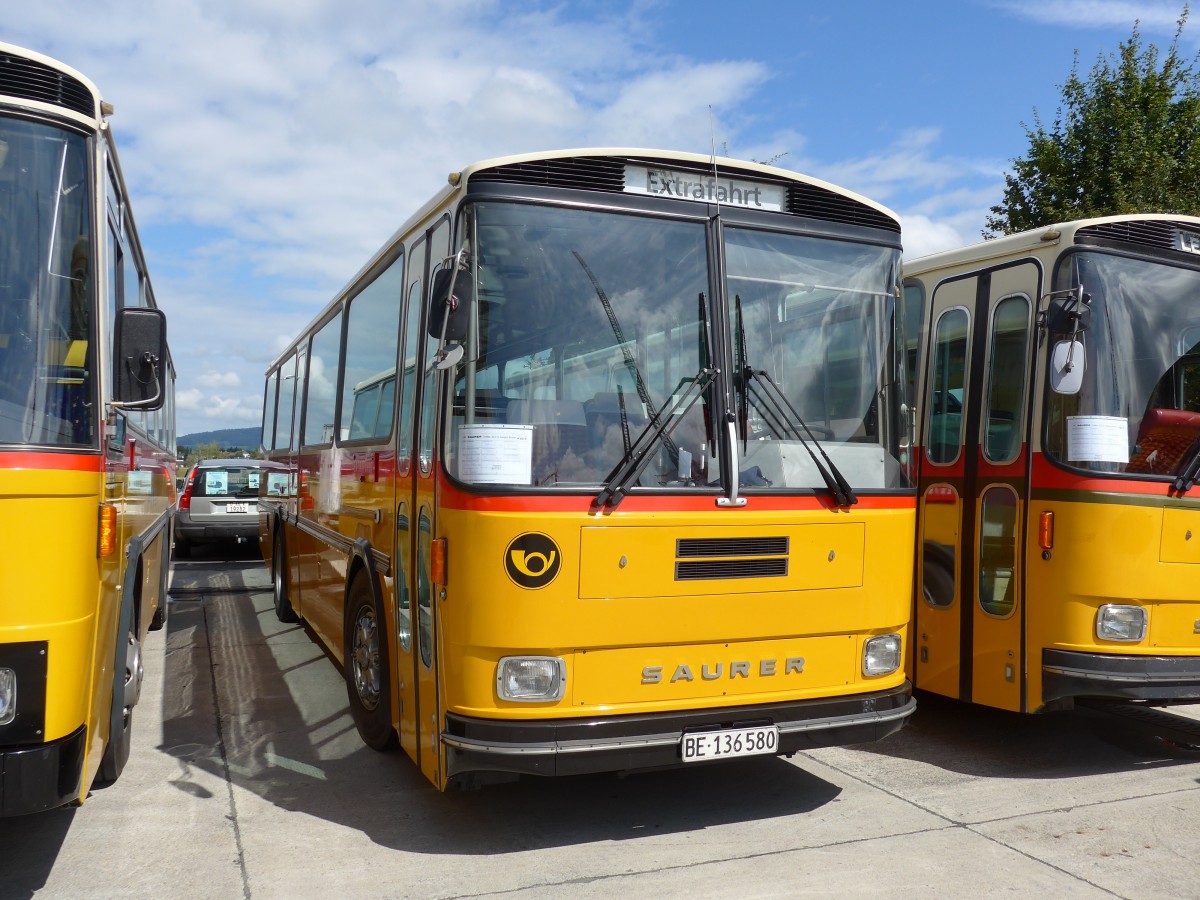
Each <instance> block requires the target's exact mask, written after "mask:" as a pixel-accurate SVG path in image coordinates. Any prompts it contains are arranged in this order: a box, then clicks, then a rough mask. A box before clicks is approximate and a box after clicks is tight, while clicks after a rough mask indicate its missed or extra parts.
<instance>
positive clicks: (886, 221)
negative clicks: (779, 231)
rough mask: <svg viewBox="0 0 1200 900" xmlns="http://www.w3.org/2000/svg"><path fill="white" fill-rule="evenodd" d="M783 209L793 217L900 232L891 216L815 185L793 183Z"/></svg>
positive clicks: (897, 224)
mask: <svg viewBox="0 0 1200 900" xmlns="http://www.w3.org/2000/svg"><path fill="white" fill-rule="evenodd" d="M787 211H788V212H790V213H791V214H792V215H794V216H807V217H808V218H810V219H821V220H823V221H825V222H841V223H843V224H846V225H863V226H865V227H867V228H882V229H884V230H885V231H894V232H896V233H897V234H899V233H900V223H899V222H897V221H896V220H895V219H893V218H892V217H891V216H889V215H887V214H885V213H882V212H880V211H879V210H877V209H875V208H874V207H873V206H867V204H865V203H860V202H859V201H857V200H854V199H853V198H851V197H845V196H843V195H841V194H837V193H834V192H833V191H830V190H827V189H826V188H823V187H819V186H817V185H815V184H793V185H792V186H791V187H789V188H788V210H787Z"/></svg>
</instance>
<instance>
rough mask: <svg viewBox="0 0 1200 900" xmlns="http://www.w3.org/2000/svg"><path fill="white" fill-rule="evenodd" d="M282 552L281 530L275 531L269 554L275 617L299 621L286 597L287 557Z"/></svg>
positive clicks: (282, 619) (287, 620)
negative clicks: (272, 547) (273, 545)
mask: <svg viewBox="0 0 1200 900" xmlns="http://www.w3.org/2000/svg"><path fill="white" fill-rule="evenodd" d="M283 554H284V546H283V532H282V531H279V530H276V532H275V552H274V553H273V554H271V576H272V577H271V588H272V594H273V595H274V600H275V618H277V619H278V620H279V621H280V622H289V623H290V622H299V621H300V617H299V616H298V615H296V610H295V609H293V608H292V601H291V598H290V597H288V586H287V557H286V556H284V555H283Z"/></svg>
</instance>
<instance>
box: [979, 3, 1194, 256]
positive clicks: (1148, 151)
mask: <svg viewBox="0 0 1200 900" xmlns="http://www.w3.org/2000/svg"><path fill="white" fill-rule="evenodd" d="M1187 18H1188V9H1187V7H1184V9H1183V12H1182V14H1181V15H1180V17H1179V21H1178V23H1177V28H1176V31H1175V38H1174V40H1173V41H1172V42H1171V46H1170V49H1169V51H1168V52H1167V54H1166V55H1165V57H1163V56H1161V54H1160V52H1159V49H1158V47H1156V46H1155V45H1154V44H1148V45H1144V44H1143V42H1142V36H1141V33H1140V31H1139V26H1138V24H1136V23H1135V24H1134V28H1133V34H1132V36H1131V37H1130V38H1129V40H1127V41H1123V42H1122V43H1121V44H1120V45H1119V49H1118V50H1117V52H1116V53H1114V54H1112V55H1110V56H1109V57H1108V58H1105V57H1104V56H1103V55H1102V56H1101V57H1100V58H1099V59H1098V60H1097V62H1096V65H1095V67H1094V68H1093V69H1092V72H1091V75H1090V76H1089V77H1088V78H1087V79H1086V80H1085V79H1082V78H1080V77H1079V54H1078V51H1076V54H1075V62H1074V65H1073V66H1072V67H1071V76H1070V78H1068V79H1067V81H1066V83H1065V84H1063V85H1061V88H1060V89H1061V91H1062V106H1060V107H1059V109H1058V112H1057V114H1056V116H1055V120H1054V127H1053V128H1052V129H1050V130H1047V129H1046V128H1045V127H1044V126H1043V124H1042V121H1041V118H1040V116H1039V115H1038V112H1037V110H1036V109H1035V110H1034V127H1033V128H1030V127H1029V126H1027V125H1025V124H1024V123H1022V127H1024V128H1025V134H1026V137H1027V138H1028V139H1029V150H1028V152H1027V154H1026V155H1025V156H1024V157H1021V158H1018V159H1014V160H1013V169H1012V171H1011V172H1010V173H1008V174H1006V175H1005V176H1004V182H1005V188H1004V200H1003V202H1002V203H1001V204H1000V205H998V206H993V207H992V210H991V215H990V216H988V220H987V228H986V229H985V231H984V236H985V237H993V236H995V235H999V234H1011V233H1013V232H1016V231H1024V230H1026V229H1029V228H1037V227H1039V226H1042V225H1047V224H1050V223H1051V222H1062V221H1067V220H1070V219H1078V218H1085V217H1089V216H1102V215H1115V214H1120V213H1150V212H1163V213H1187V214H1192V215H1196V214H1200V73H1198V70H1197V63H1198V60H1200V56H1197V57H1194V58H1192V59H1190V60H1188V59H1184V58H1182V57H1181V56H1180V54H1179V39H1180V36H1181V34H1182V33H1183V27H1184V25H1185V23H1186V22H1187Z"/></svg>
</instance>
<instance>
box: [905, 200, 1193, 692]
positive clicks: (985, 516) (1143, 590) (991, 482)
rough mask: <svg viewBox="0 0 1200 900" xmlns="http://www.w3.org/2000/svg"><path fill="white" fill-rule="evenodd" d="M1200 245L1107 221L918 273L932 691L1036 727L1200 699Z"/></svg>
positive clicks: (914, 298)
mask: <svg viewBox="0 0 1200 900" xmlns="http://www.w3.org/2000/svg"><path fill="white" fill-rule="evenodd" d="M1198 231H1200V219H1195V218H1191V217H1187V216H1168V215H1144V216H1135V215H1130V216H1113V217H1107V218H1101V219H1088V220H1081V221H1078V222H1070V223H1062V224H1056V225H1052V226H1048V227H1046V228H1044V229H1038V230H1036V231H1031V232H1026V233H1024V234H1018V235H1010V236H1007V237H1002V238H997V239H995V240H993V241H988V242H985V243H983V244H980V245H977V246H974V247H968V248H963V249H960V250H954V251H948V252H946V253H941V254H937V255H934V256H931V257H926V258H924V259H918V260H913V261H911V262H908V263H906V266H905V289H906V291H907V292H908V294H909V299H910V307H909V308H910V310H912V309H914V308H917V309H923V310H924V325H923V327H922V329H921V341H920V349H919V353H918V352H917V350H916V348H915V346H910V348H909V349H910V359H911V360H913V361H914V362H916V361H917V360H918V359H919V360H920V362H919V365H918V366H916V367H915V368H916V369H918V370H919V373H920V379H921V387H920V389H919V391H918V392H917V397H918V404H919V413H920V414H919V430H918V435H919V440H920V443H921V446H920V448H919V459H920V467H921V470H920V476H919V481H918V512H919V515H918V536H917V566H916V571H917V590H916V596H915V606H914V615H913V626H914V627H913V631H914V642H913V646H912V648H911V651H912V652H911V655H910V657H909V672H910V674H911V675H912V678H913V682H914V685H915V686H916V687H917V688H919V689H923V690H928V691H931V692H933V693H938V694H943V695H946V696H949V697H955V698H959V699H962V700H967V701H971V702H975V703H981V704H985V705H988V706H994V707H998V708H1001V709H1008V710H1013V711H1025V712H1035V711H1038V710H1041V709H1046V708H1058V707H1062V706H1070V705H1072V704H1073V703H1074V702H1076V701H1101V702H1113V701H1115V702H1138V703H1150V704H1162V705H1165V704H1171V703H1187V702H1196V701H1197V700H1200V594H1197V592H1196V590H1195V585H1196V577H1197V574H1198V572H1200V570H1198V569H1197V568H1196V566H1197V564H1200V490H1197V488H1196V486H1195V484H1194V483H1189V482H1188V481H1187V479H1186V477H1185V476H1186V472H1183V471H1181V470H1180V467H1181V466H1183V465H1184V464H1185V463H1186V461H1187V459H1188V458H1189V456H1188V455H1187V454H1188V453H1191V454H1192V455H1191V457H1190V458H1193V459H1194V458H1195V454H1194V451H1195V450H1196V449H1197V448H1200V443H1198V442H1197V439H1198V438H1200V414H1198V413H1197V409H1198V408H1200V398H1198V397H1196V396H1195V377H1194V376H1195V373H1196V372H1198V371H1200V348H1198V347H1197V340H1198V338H1200V324H1197V323H1200V315H1198V313H1197V310H1196V308H1195V305H1194V302H1193V300H1194V296H1195V291H1194V288H1193V285H1194V284H1195V283H1196V280H1197V279H1198V278H1200V266H1198V265H1197V258H1196V255H1195V254H1194V253H1193V252H1192V251H1191V249H1190V248H1191V247H1192V246H1193V244H1192V239H1191V235H1193V234H1195V233H1197V232H1198ZM1073 342H1074V344H1073ZM1072 344H1073V346H1072ZM1072 354H1074V355H1075V359H1076V365H1075V368H1074V369H1072V368H1071V367H1070V366H1069V365H1068V364H1067V362H1068V360H1069V359H1070V357H1071V355H1072ZM1072 372H1074V373H1075V374H1074V376H1072ZM1073 377H1074V380H1072V379H1073ZM1089 379H1095V380H1096V381H1095V382H1093V381H1089ZM1099 379H1107V380H1106V381H1103V382H1102V383H1100V382H1099ZM1106 404H1107V405H1106ZM1088 429H1090V430H1088ZM1096 435H1099V437H1096ZM1089 440H1090V441H1091V443H1089V442H1088V441H1089ZM1189 446H1190V447H1191V450H1189ZM1185 451H1187V453H1185ZM1156 460H1157V463H1156ZM989 515H991V518H989Z"/></svg>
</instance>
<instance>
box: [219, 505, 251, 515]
mask: <svg viewBox="0 0 1200 900" xmlns="http://www.w3.org/2000/svg"><path fill="white" fill-rule="evenodd" d="M225 512H227V513H244V512H250V505H249V504H248V503H226V504H225Z"/></svg>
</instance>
